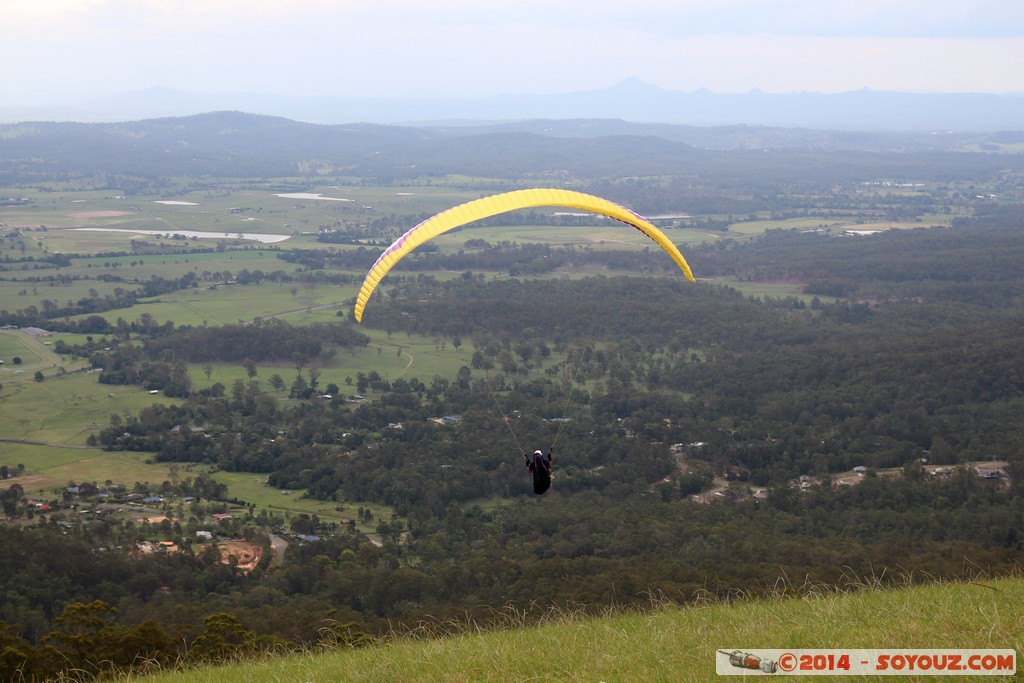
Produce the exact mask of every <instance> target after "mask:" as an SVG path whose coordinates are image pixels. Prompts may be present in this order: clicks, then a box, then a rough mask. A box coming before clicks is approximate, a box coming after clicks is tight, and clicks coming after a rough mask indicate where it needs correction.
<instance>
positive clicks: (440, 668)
mask: <svg viewBox="0 0 1024 683" xmlns="http://www.w3.org/2000/svg"><path fill="white" fill-rule="evenodd" d="M754 648H772V649H779V648H787V649H789V648H793V649H812V648H814V649H824V648H829V649H838V648H843V649H873V648H916V649H931V648H999V649H1005V648H1014V649H1015V650H1016V652H1017V666H1018V676H1019V675H1020V670H1021V663H1022V652H1024V578H1010V579H999V580H984V579H979V580H977V581H974V582H970V583H934V584H928V585H920V586H912V587H906V588H901V589H882V588H870V587H869V588H867V589H865V590H862V591H857V592H852V593H845V594H840V593H833V592H827V591H823V592H820V593H812V594H811V595H810V596H809V597H803V598H798V599H789V598H780V599H775V600H767V601H737V602H732V603H728V604H727V603H716V604H710V605H707V606H697V607H689V608H665V609H656V610H652V611H650V612H646V613H632V614H619V615H610V616H607V617H604V618H576V617H575V616H574V615H572V614H564V613H563V614H559V615H555V616H552V617H551V618H549V619H546V620H544V623H543V624H542V625H540V626H535V627H522V624H521V620H520V619H519V618H518V615H509V619H508V628H507V629H506V630H501V631H491V632H473V631H468V632H461V633H457V634H454V635H451V636H449V637H445V638H416V637H410V638H401V639H396V640H394V641H390V642H386V643H382V644H379V645H375V646H372V647H367V648H363V649H356V650H343V651H333V652H328V653H321V654H309V655H306V656H288V657H280V658H268V659H265V660H263V661H256V662H246V663H241V664H237V665H233V666H213V667H205V668H199V669H194V670H190V671H186V672H180V673H175V674H167V675H160V676H153V677H146V678H144V679H140V680H144V681H147V682H150V683H193V682H198V681H203V682H206V683H214V682H217V681H225V682H227V681H244V680H251V681H282V682H283V681H315V682H320V681H389V682H390V681H528V680H531V681H532V680H546V681H595V682H596V681H609V682H610V681H710V680H715V679H716V678H717V676H716V674H715V652H716V650H733V649H754ZM876 678H877V679H878V680H885V681H900V680H934V677H930V676H929V677H914V676H885V677H881V676H878V677H875V676H859V677H857V680H875V679H876ZM1013 678H1015V679H1016V678H1017V676H1014V677H1013ZM812 680H813V679H812ZM979 680H999V679H994V678H991V677H989V678H985V679H979Z"/></svg>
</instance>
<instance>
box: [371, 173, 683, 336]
mask: <svg viewBox="0 0 1024 683" xmlns="http://www.w3.org/2000/svg"><path fill="white" fill-rule="evenodd" d="M537 206H564V207H567V208H573V209H581V210H583V211H589V212H591V213H596V214H600V215H602V216H607V217H609V218H614V219H615V220H618V221H622V222H623V223H625V224H627V225H632V226H633V227H634V228H636V229H637V230H639V231H640V232H642V233H644V234H645V235H647V236H648V237H650V238H651V239H652V240H654V241H655V242H656V243H657V245H658V246H659V247H661V248H662V249H664V250H665V251H666V252H668V254H669V256H671V257H672V260H673V261H675V262H676V265H678V266H679V268H680V270H682V271H683V274H684V275H686V277H687V279H688V280H690V281H691V282H693V281H694V279H693V272H692V271H691V270H690V266H689V264H687V263H686V259H684V258H683V255H682V254H681V253H679V249H677V248H676V245H675V244H673V243H672V241H671V240H670V239H669V238H668V237H666V236H665V234H664V233H663V232H662V231H661V230H659V229H658V228H657V227H655V226H654V225H653V224H652V223H651V222H650V221H648V220H647V219H645V218H643V217H642V216H639V215H637V214H635V213H633V212H632V211H630V210H629V209H627V208H625V207H624V206H619V205H618V204H615V203H614V202H610V201H608V200H607V199H601V198H600V197H595V196H593V195H589V194H584V193H582V192H575V191H573V190H555V189H533V190H516V191H514V192H505V193H502V194H496V195H493V196H491V197H484V198H483V199H476V200H473V201H471V202H466V203H465V204H460V205H459V206H456V207H453V208H451V209H448V210H447V211H442V212H441V213H439V214H437V215H435V216H431V217H430V218H428V219H427V220H425V221H423V222H422V223H420V224H419V225H417V226H415V227H414V228H412V229H411V230H409V231H408V232H407V233H405V234H404V235H402V236H401V237H399V238H398V239H397V240H395V242H394V244H392V245H391V246H390V247H388V248H387V249H385V250H384V253H383V254H381V255H380V257H379V258H378V259H377V262H376V263H374V264H373V267H372V268H370V272H368V273H367V274H366V279H364V280H363V286H362V287H361V288H360V289H359V296H358V297H357V298H356V306H355V317H356V320H357V321H358V322H362V321H363V309H364V308H366V302H367V301H369V299H370V295H371V294H373V291H374V290H375V289H376V288H377V285H378V284H379V283H380V281H381V279H383V277H384V276H385V275H387V273H388V271H389V270H391V268H392V266H394V265H395V264H396V263H398V261H400V260H401V259H402V257H404V256H405V255H406V254H408V253H409V252H411V251H412V250H413V249H415V248H416V247H418V246H420V245H421V244H423V243H424V242H426V241H427V240H429V239H432V238H434V237H437V236H438V235H440V234H441V233H444V232H447V231H449V230H452V229H453V228H457V227H459V226H460V225H465V224H466V223H471V222H472V221H476V220H480V219H481V218H489V217H490V216H496V215H498V214H499V213H506V212H508V211H514V210H516V209H527V208H531V207H537Z"/></svg>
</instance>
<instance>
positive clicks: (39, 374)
mask: <svg viewBox="0 0 1024 683" xmlns="http://www.w3.org/2000/svg"><path fill="white" fill-rule="evenodd" d="M32 377H33V378H35V380H36V381H37V382H42V381H43V380H44V379H46V376H45V375H43V371H42V370H36V374H34V375H32Z"/></svg>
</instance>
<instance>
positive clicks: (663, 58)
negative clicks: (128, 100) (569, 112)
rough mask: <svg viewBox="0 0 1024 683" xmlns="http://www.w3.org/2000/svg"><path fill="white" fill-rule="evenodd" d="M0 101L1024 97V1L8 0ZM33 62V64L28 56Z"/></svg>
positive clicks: (2, 20)
mask: <svg viewBox="0 0 1024 683" xmlns="http://www.w3.org/2000/svg"><path fill="white" fill-rule="evenodd" d="M0 25H3V26H4V27H5V29H6V31H5V34H6V35H5V40H4V41H3V42H2V43H0V92H5V93H7V95H6V97H8V98H10V97H11V93H17V94H18V96H19V97H22V98H36V99H38V98H40V97H43V94H44V93H45V94H46V97H47V98H49V99H51V100H52V99H53V98H58V97H61V96H66V95H68V94H70V93H89V92H97V93H98V92H118V91H124V90H134V89H142V88H147V87H153V86H165V87H173V88H178V89H184V90H197V91H206V92H210V91H224V92H246V91H248V92H273V93H282V94H292V95H313V94H334V95H337V94H343V93H344V94H352V95H354V96H413V95H415V96H422V95H436V96H440V97H446V96H447V97H452V96H468V95H477V96H489V95H495V94H503V93H553V92H566V91H570V90H583V89H592V88H599V87H605V86H607V85H610V84H612V83H615V82H617V81H620V80H622V79H623V78H626V77H629V76H636V77H639V78H641V79H643V80H646V81H648V82H650V83H652V84H655V85H658V86H660V87H663V88H669V89H681V90H692V89H696V88H708V89H711V90H716V91H720V92H742V91H747V90H750V89H752V88H760V89H762V90H766V91H771V92H791V91H797V90H813V91H820V92H836V91H842V90H851V89H857V88H861V87H865V86H867V87H871V88H875V89H900V90H918V91H922V90H933V91H934V90H958V91H993V92H1020V91H1022V90H1024V83H1022V80H1021V78H1020V76H1019V75H1018V73H1017V72H1018V70H1019V69H1018V67H1017V64H1018V63H1019V61H1020V55H1021V54H1024V42H1022V41H1024V3H1007V2H995V1H994V0H991V1H990V0H979V1H977V2H972V3H964V2H962V1H958V2H953V1H952V0H929V1H928V2H925V1H924V0H886V1H885V2H882V1H881V0H831V1H830V2H821V0H717V1H716V2H707V0H700V1H696V0H634V1H632V2H628V3H624V2H622V1H621V0H587V1H582V0H579V1H570V0H564V1H559V2H552V0H488V1H487V2H480V1H479V0H432V1H431V2H429V3H428V2H423V1H422V0H345V1H344V2H339V1H337V0H2V1H0ZM25 54H31V55H32V63H33V66H32V68H31V69H27V68H25V67H24V66H21V65H22V64H23V63H24V60H23V59H22V57H23V55H25Z"/></svg>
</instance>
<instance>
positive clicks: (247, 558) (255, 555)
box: [218, 541, 263, 572]
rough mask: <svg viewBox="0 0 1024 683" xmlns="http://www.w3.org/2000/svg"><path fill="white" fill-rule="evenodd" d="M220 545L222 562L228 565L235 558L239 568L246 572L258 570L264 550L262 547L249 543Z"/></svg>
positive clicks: (226, 542) (230, 542)
mask: <svg viewBox="0 0 1024 683" xmlns="http://www.w3.org/2000/svg"><path fill="white" fill-rule="evenodd" d="M218 545H219V546H220V560H221V562H223V563H225V564H228V563H229V562H230V559H229V558H231V557H234V558H235V559H236V560H237V561H238V565H237V566H238V568H239V569H241V570H242V571H246V572H250V571H252V570H253V569H255V568H256V564H257V563H258V562H259V561H260V556H261V555H262V554H263V549H262V548H261V547H260V546H258V545H255V544H253V543H249V542H248V541H221V542H220V543H219V544H218Z"/></svg>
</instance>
